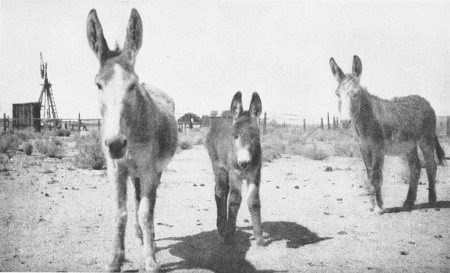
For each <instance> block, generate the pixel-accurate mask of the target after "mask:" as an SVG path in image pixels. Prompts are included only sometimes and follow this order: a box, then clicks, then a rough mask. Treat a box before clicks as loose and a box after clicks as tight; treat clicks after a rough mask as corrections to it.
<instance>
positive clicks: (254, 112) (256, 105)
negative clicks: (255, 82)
mask: <svg viewBox="0 0 450 273" xmlns="http://www.w3.org/2000/svg"><path fill="white" fill-rule="evenodd" d="M249 112H250V116H252V117H254V118H258V117H259V116H260V115H261V112H262V103H261V99H260V98H259V95H258V92H253V94H252V100H251V102H250V108H249Z"/></svg>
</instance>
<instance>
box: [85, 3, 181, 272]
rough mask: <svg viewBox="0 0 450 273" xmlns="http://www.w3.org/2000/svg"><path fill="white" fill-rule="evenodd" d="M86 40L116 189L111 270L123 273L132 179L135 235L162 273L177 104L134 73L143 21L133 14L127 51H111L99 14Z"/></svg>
mask: <svg viewBox="0 0 450 273" xmlns="http://www.w3.org/2000/svg"><path fill="white" fill-rule="evenodd" d="M87 37H88V42H89V45H90V47H91V49H92V50H93V51H94V53H95V55H96V56H97V58H98V60H99V61H100V69H99V72H98V74H97V75H96V77H95V83H96V84H97V86H98V89H99V99H100V112H101V115H102V119H103V125H102V132H101V135H102V140H103V142H104V145H103V150H104V153H105V155H106V159H107V167H108V179H109V180H110V181H111V182H112V184H113V185H114V186H115V188H116V196H115V199H116V204H115V209H116V218H115V219H116V223H115V227H114V243H113V244H114V245H113V257H112V260H111V261H110V262H109V263H108V264H107V265H106V270H108V271H120V269H121V267H122V264H123V262H124V260H125V245H124V236H125V226H126V224H127V205H126V203H127V179H128V177H130V179H131V180H132V182H133V185H134V187H135V193H136V195H135V203H136V223H137V224H136V235H137V236H138V238H139V239H140V240H141V242H142V243H143V245H144V247H143V250H144V251H143V252H144V257H145V269H146V271H158V269H159V265H158V263H157V262H156V259H155V252H156V247H155V232H154V220H153V218H154V209H155V201H156V189H157V187H158V184H159V183H160V180H161V174H162V171H163V170H164V168H165V167H166V165H167V164H168V163H169V161H170V160H171V159H172V157H173V155H174V154H175V150H176V147H177V122H176V120H175V117H174V112H175V104H174V102H173V100H172V99H171V98H170V97H169V96H168V95H167V94H165V93H164V92H162V91H160V90H159V89H157V88H154V87H149V86H148V85H144V84H142V83H139V78H138V76H137V75H136V73H135V72H134V64H135V61H136V55H137V53H138V51H139V49H140V47H141V45H142V21H141V17H140V16H139V13H138V12H137V11H136V10H135V9H133V10H132V11H131V16H130V19H129V22H128V27H127V35H126V39H125V44H124V46H123V50H121V49H119V48H116V49H115V50H114V51H111V50H109V48H108V45H107V44H106V41H105V38H104V36H103V29H102V26H101V24H100V21H99V20H98V17H97V13H96V11H95V10H91V12H90V13H89V16H88V19H87Z"/></svg>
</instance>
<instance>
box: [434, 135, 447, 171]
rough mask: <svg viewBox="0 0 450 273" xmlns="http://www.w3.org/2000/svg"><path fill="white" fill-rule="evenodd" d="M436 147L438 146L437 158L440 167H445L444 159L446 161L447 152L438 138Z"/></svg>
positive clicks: (436, 138)
mask: <svg viewBox="0 0 450 273" xmlns="http://www.w3.org/2000/svg"><path fill="white" fill-rule="evenodd" d="M434 143H435V146H436V154H437V158H438V160H439V165H444V159H445V152H444V150H443V149H442V147H441V144H439V139H438V137H437V136H436V137H435V141H434Z"/></svg>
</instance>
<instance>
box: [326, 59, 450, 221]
mask: <svg viewBox="0 0 450 273" xmlns="http://www.w3.org/2000/svg"><path fill="white" fill-rule="evenodd" d="M330 66H331V71H332V73H333V75H334V76H335V77H336V79H337V81H338V83H339V85H338V88H337V90H336V95H337V96H338V98H339V104H338V105H339V112H340V113H341V114H343V115H344V117H341V121H342V122H343V125H344V126H346V127H348V126H349V125H350V124H353V126H354V128H355V130H356V133H357V134H358V136H359V139H360V149H361V153H362V156H363V159H364V163H365V165H366V169H367V177H368V179H369V181H370V183H371V184H372V186H373V187H374V189H375V199H376V205H375V204H374V211H376V212H380V213H381V212H382V211H383V199H382V196H381V185H382V181H383V162H384V155H385V154H389V155H406V159H407V162H408V166H409V170H410V181H409V183H410V184H409V190H408V195H407V197H406V201H405V202H404V203H403V206H404V207H405V208H407V209H411V208H412V207H413V206H414V202H415V200H416V193H417V185H418V181H419V177H420V170H421V164H420V160H419V156H418V151H417V147H420V149H421V150H422V153H423V156H424V159H425V167H426V170H427V174H428V182H429V188H428V201H429V202H430V203H431V204H433V203H436V190H435V178H436V169H437V168H436V162H435V159H434V155H435V152H436V154H437V158H438V160H439V162H440V163H442V162H443V160H444V158H445V155H444V151H443V149H442V148H441V146H440V144H439V141H438V138H437V135H436V114H435V112H434V110H433V108H432V107H431V105H430V103H429V102H428V101H427V100H425V99H424V98H422V97H420V96H406V97H399V98H394V99H392V100H385V99H381V98H378V97H376V96H374V95H371V94H369V92H368V91H367V90H366V89H365V88H364V87H362V86H361V85H360V76H361V72H362V63H361V60H360V59H359V58H358V56H354V57H353V69H352V70H353V71H352V74H344V73H343V72H342V70H341V69H340V68H339V66H338V65H337V64H336V62H335V61H334V59H333V58H331V59H330ZM345 113H348V114H347V116H346V117H345ZM374 203H375V202H374Z"/></svg>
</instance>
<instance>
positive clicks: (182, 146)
mask: <svg viewBox="0 0 450 273" xmlns="http://www.w3.org/2000/svg"><path fill="white" fill-rule="evenodd" d="M178 146H179V147H180V149H181V150H190V149H192V143H191V142H190V141H189V140H182V141H179V142H178Z"/></svg>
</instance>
